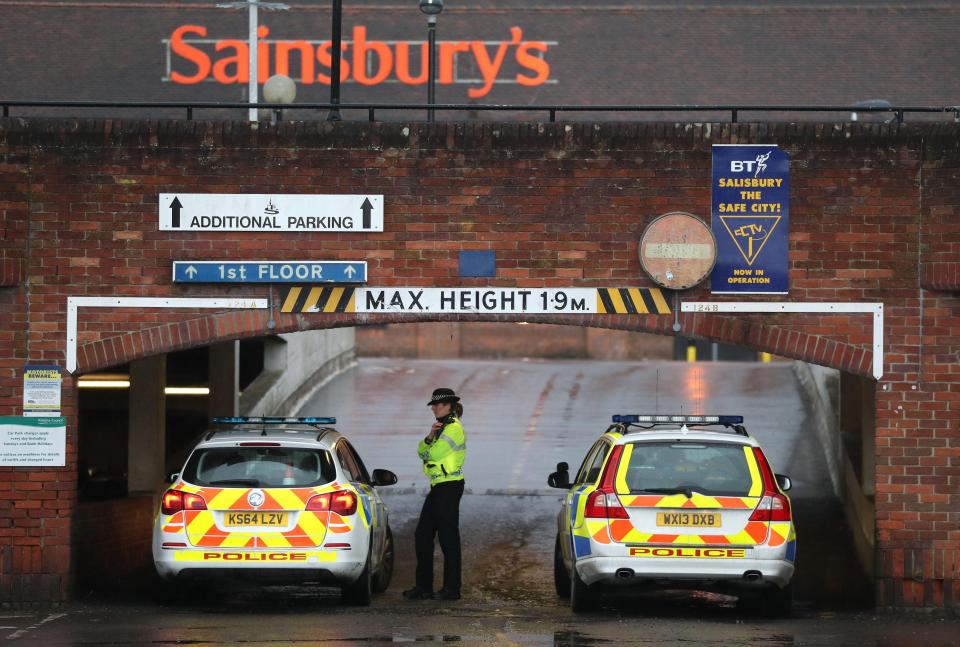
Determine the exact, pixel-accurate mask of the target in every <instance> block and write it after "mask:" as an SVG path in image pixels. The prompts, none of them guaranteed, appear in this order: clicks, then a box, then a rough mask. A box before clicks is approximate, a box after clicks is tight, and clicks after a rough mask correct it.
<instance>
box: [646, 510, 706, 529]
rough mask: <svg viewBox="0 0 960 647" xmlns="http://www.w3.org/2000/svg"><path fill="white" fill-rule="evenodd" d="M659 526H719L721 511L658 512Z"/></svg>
mask: <svg viewBox="0 0 960 647" xmlns="http://www.w3.org/2000/svg"><path fill="white" fill-rule="evenodd" d="M657 525H658V526H686V527H688V528H719V527H720V513H719V512H658V513H657Z"/></svg>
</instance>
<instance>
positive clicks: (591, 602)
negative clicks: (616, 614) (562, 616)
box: [570, 564, 597, 613]
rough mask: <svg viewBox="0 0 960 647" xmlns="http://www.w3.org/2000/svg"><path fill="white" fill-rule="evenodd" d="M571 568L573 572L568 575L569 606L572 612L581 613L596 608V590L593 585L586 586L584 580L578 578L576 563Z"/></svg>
mask: <svg viewBox="0 0 960 647" xmlns="http://www.w3.org/2000/svg"><path fill="white" fill-rule="evenodd" d="M571 570H572V571H573V574H572V575H571V576H570V608H571V609H572V610H573V612H574V613H582V612H584V611H592V610H594V609H596V608H597V600H596V593H597V591H596V590H595V587H591V586H588V585H587V584H586V582H584V581H583V580H582V579H580V574H579V573H577V565H576V564H574V565H573V568H572V569H571Z"/></svg>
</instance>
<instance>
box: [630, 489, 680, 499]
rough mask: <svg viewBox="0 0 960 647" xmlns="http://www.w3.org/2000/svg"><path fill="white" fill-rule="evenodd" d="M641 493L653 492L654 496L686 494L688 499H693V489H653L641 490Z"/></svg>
mask: <svg viewBox="0 0 960 647" xmlns="http://www.w3.org/2000/svg"><path fill="white" fill-rule="evenodd" d="M640 492H651V493H653V494H684V495H686V497H687V498H688V499H692V498H693V489H691V488H688V487H651V488H645V489H643V490H640Z"/></svg>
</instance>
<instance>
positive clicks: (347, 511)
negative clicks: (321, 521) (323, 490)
mask: <svg viewBox="0 0 960 647" xmlns="http://www.w3.org/2000/svg"><path fill="white" fill-rule="evenodd" d="M330 510H331V511H332V512H336V513H337V514H339V515H344V516H347V515H351V514H353V513H354V512H356V511H357V495H356V494H354V493H353V492H351V491H350V490H340V491H338V492H331V493H330Z"/></svg>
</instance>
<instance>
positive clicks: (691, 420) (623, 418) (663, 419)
mask: <svg viewBox="0 0 960 647" xmlns="http://www.w3.org/2000/svg"><path fill="white" fill-rule="evenodd" d="M613 421H614V422H617V423H620V424H638V423H647V424H664V423H669V422H675V423H677V424H693V425H696V424H699V425H707V424H715V425H741V424H743V416H674V415H662V414H658V415H651V414H636V413H631V414H618V415H615V416H613Z"/></svg>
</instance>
